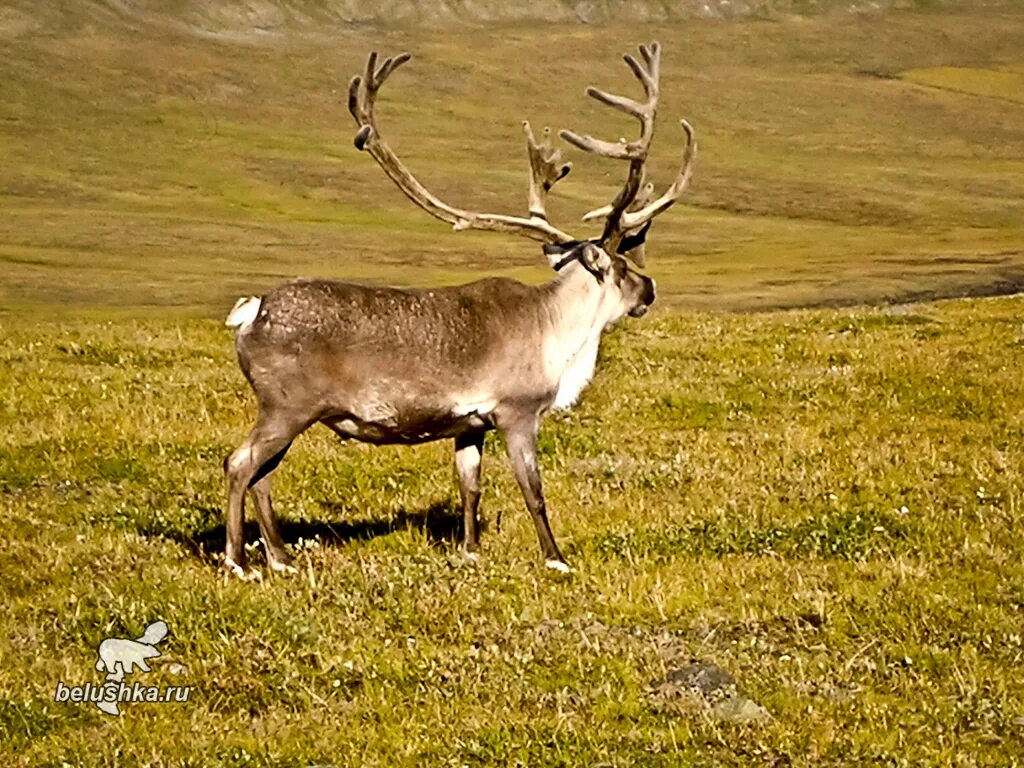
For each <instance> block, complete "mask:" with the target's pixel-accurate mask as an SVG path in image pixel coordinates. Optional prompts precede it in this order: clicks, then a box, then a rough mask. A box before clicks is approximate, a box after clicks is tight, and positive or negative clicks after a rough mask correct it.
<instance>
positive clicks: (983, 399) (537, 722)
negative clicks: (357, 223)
mask: <svg viewBox="0 0 1024 768" xmlns="http://www.w3.org/2000/svg"><path fill="white" fill-rule="evenodd" d="M1019 318H1020V301H1019V300H1018V299H999V300H979V301H973V302H959V303H940V304H936V305H932V306H920V307H915V308H914V309H913V310H910V311H908V310H906V309H896V310H816V311H803V312H790V313H777V314H770V315H754V316H731V317H730V316H718V317H711V316H707V315H698V314H680V313H662V314H661V315H660V316H659V315H656V316H655V317H653V318H650V319H649V321H646V320H645V321H644V322H642V323H637V324H634V325H631V326H630V329H629V330H628V331H622V332H617V333H616V334H615V335H614V336H613V337H612V338H611V339H610V340H609V343H608V344H607V345H606V349H605V352H604V358H605V363H604V368H603V370H602V373H601V374H600V375H599V376H598V379H597V381H596V382H595V384H594V386H593V387H592V389H591V390H590V392H589V393H588V395H587V397H586V399H585V402H584V404H583V405H582V406H581V407H580V408H579V409H578V410H577V411H575V412H574V413H572V414H571V415H569V416H564V417H557V418H551V419H549V420H548V423H547V427H546V430H545V433H544V442H543V445H544V453H543V457H542V462H543V465H544V469H545V471H546V480H547V492H548V497H549V501H550V503H551V506H552V508H553V510H554V520H555V528H556V531H557V533H558V534H559V535H560V538H561V539H562V541H563V543H565V544H566V545H567V552H568V554H569V556H570V557H571V559H572V560H573V561H574V563H575V565H576V566H577V568H578V574H577V575H576V576H574V577H572V578H570V579H568V580H563V579H560V578H558V577H556V576H553V575H551V574H550V573H548V572H546V571H544V570H543V569H542V568H541V567H539V564H538V562H537V546H536V542H535V540H534V534H533V531H532V526H531V524H530V521H529V518H528V516H527V515H526V514H525V512H524V511H523V510H522V504H521V501H520V498H519V496H518V493H517V491H516V490H515V488H514V484H513V481H512V479H511V477H510V473H509V472H508V470H507V469H506V468H505V466H504V463H503V461H501V460H500V459H499V458H498V456H497V455H496V453H497V450H498V447H497V446H496V445H495V444H494V443H493V442H489V449H488V450H489V453H490V458H489V459H488V461H487V464H488V467H487V478H486V487H485V502H484V506H485V512H486V516H487V518H488V519H489V520H490V521H491V526H490V529H489V530H488V531H487V532H486V533H485V537H484V548H485V561H484V562H483V564H482V565H480V566H479V567H469V566H465V565H460V563H459V561H458V559H457V557H456V556H455V553H454V551H453V548H452V545H451V544H450V543H449V542H448V541H447V539H446V537H447V536H449V535H451V531H452V529H453V528H454V522H453V520H452V518H451V515H452V512H451V507H450V504H451V502H450V499H451V498H452V496H453V493H454V486H453V480H452V470H451V465H450V458H451V457H450V455H449V448H448V446H447V445H433V446H424V447H422V448H416V449H398V448H395V449H389V448H376V449H375V448H369V447H365V446H349V447H345V448H339V446H337V444H336V442H335V441H334V440H333V439H332V438H330V437H329V436H328V435H326V434H318V433H315V432H314V433H311V434H310V435H308V436H306V437H304V438H303V439H302V440H300V441H299V442H298V443H297V445H296V447H295V449H294V450H293V453H292V454H291V455H290V456H289V458H288V461H287V462H286V463H285V465H284V467H283V468H282V470H281V471H280V473H279V478H280V479H279V481H278V488H277V490H278V495H279V508H280V510H281V511H282V514H283V515H284V517H285V519H286V520H287V521H288V524H289V533H288V536H289V538H290V539H291V540H292V541H299V540H300V538H302V539H310V538H315V537H317V536H319V541H320V543H319V544H318V545H316V546H314V547H312V548H311V549H309V550H308V551H307V552H306V553H305V554H304V555H303V557H302V560H301V564H302V573H301V575H300V576H297V577H292V578H290V579H287V580H281V579H274V580H272V581H270V582H267V583H264V584H263V585H243V584H238V583H234V582H232V583H228V584H223V583H222V582H221V580H220V579H219V578H217V577H216V575H215V574H216V571H215V569H214V566H213V565H212V563H211V562H210V560H209V559H208V558H207V557H206V556H204V555H202V554H200V553H201V552H202V548H203V547H210V548H213V549H214V550H217V549H219V547H220V546H221V542H222V537H223V534H222V526H221V517H220V508H221V503H222V499H221V480H220V477H221V475H220V471H219V461H220V459H221V457H222V456H223V455H224V454H225V453H226V452H227V451H228V450H229V449H230V447H231V446H232V444H233V443H234V442H235V441H237V440H239V439H240V438H241V436H242V435H243V434H244V429H245V426H246V422H247V420H248V418H249V408H250V406H249V403H248V398H247V396H246V393H245V389H244V383H243V382H242V381H241V377H240V376H239V375H238V374H237V372H236V371H235V370H234V368H233V365H232V363H231V361H230V359H229V358H228V356H227V355H226V354H225V344H226V341H225V332H224V331H223V330H222V329H220V328H218V327H217V326H216V325H215V324H213V323H212V322H206V321H188V322H185V323H175V322H168V321H159V322H157V321H145V322H138V323H134V324H132V325H128V324H121V323H114V324H109V323H102V322H90V321H75V322H61V323H51V322H46V323H43V324H38V323H35V322H31V321H27V320H26V321H10V320H7V321H4V322H3V324H2V326H0V331H2V333H0V360H2V365H0V402H2V403H3V410H2V412H0V416H2V417H3V419H4V421H5V423H6V424H7V425H8V427H7V428H5V429H4V430H3V433H2V434H0V489H2V490H0V499H2V503H3V506H4V508H5V511H4V518H5V536H4V541H3V545H2V549H0V573H2V574H3V585H4V589H5V593H6V597H5V599H4V600H3V601H2V602H0V626H2V627H3V631H2V632H0V655H2V657H3V658H4V660H5V662H4V664H3V665H0V763H2V764H3V765H5V766H7V765H14V766H17V765H33V766H36V765H58V764H59V765H72V766H79V765H82V766H93V765H104V766H113V765H149V766H172V765H173V766H179V765H194V766H199V765H202V766H245V765H259V766H263V765H275V766H305V765H308V764H312V763H321V764H322V763H326V764H332V765H338V766H348V765H352V766H355V765H381V766H384V765H388V766H393V765H408V766H415V765H426V764H430V765H513V764H519V765H565V766H580V765H596V764H598V763H600V762H602V761H604V762H607V763H608V764H612V765H617V766H627V765H650V766H655V765H657V766H675V765H679V764H680V761H681V760H683V759H684V758H692V759H694V760H697V761H699V763H700V764H704V765H708V764H732V765H749V764H751V763H757V762H764V763H770V764H790V761H791V762H792V763H793V764H796V765H809V764H816V765H820V764H827V765H852V764H863V763H865V762H868V761H869V760H875V761H877V762H878V764H883V765H904V764H912V765H919V764H930V765H948V764H951V762H952V761H953V760H954V758H955V757H956V756H959V759H961V760H962V761H966V762H962V763H961V764H964V765H975V764H979V765H1004V766H1005V765H1012V764H1014V763H1013V760H1014V759H1016V758H1015V757H1014V756H1015V755H1016V756H1019V755H1020V751H1021V748H1022V744H1024V741H1022V738H1024V733H1022V726H1021V723H1022V722H1024V721H1022V720H1021V718H1024V698H1022V695H1024V686H1022V678H1021V676H1020V674H1019V668H1020V658H1021V654H1022V652H1024V651H1022V645H1021V643H1022V641H1021V624H1020V616H1021V614H1020V611H1021V606H1022V602H1024V568H1022V565H1021V563H1022V562H1024V539H1022V538H1021V535H1020V504H1021V497H1020V489H1021V487H1022V483H1024V477H1022V471H1024V462H1022V458H1024V457H1022V454H1021V445H1022V444H1024V443H1022V438H1024V434H1022V429H1024V423H1022V420H1021V414H1022V413H1024V385H1022V382H1021V378H1020V375H1019V371H1020V370H1021V365H1022V364H1024V334H1022V329H1021V325H1020V319H1019ZM638 414H643V415H644V416H643V419H642V420H641V419H639V418H638ZM901 508H905V512H901V511H900V510H901ZM425 513H426V514H428V515H429V519H430V521H429V522H424V514H425ZM499 514H503V522H502V527H501V530H500V532H496V531H495V530H494V520H495V517H496V516H497V515H499ZM193 547H198V548H199V549H198V550H197V549H194V548H193ZM157 617H162V618H164V619H165V620H166V621H167V622H168V623H169V624H170V626H171V629H172V632H173V636H172V638H171V639H170V641H169V646H168V648H167V654H166V656H165V658H163V659H161V660H159V662H158V663H156V664H154V671H153V672H152V673H150V674H149V675H147V676H145V677H146V682H149V683H158V682H159V683H171V684H175V683H178V684H180V683H182V682H184V681H187V682H189V683H191V684H192V685H194V686H195V687H196V690H195V695H194V696H195V697H194V699H193V701H191V702H189V703H188V704H187V705H186V704H182V705H174V706H157V705H145V704H135V705H132V706H131V710H130V711H129V712H127V713H126V714H125V716H124V717H122V718H121V719H119V720H117V721H112V720H111V719H109V718H107V717H106V716H105V715H101V714H99V713H98V712H96V711H95V710H90V708H88V707H85V706H73V705H70V704H60V705H58V704H54V703H52V702H50V703H48V701H47V699H48V697H50V696H52V690H53V688H54V686H55V684H56V682H55V681H56V680H57V679H62V680H64V681H66V682H75V681H79V682H81V681H85V680H92V681H94V682H95V681H96V680H97V679H98V673H95V672H94V670H93V668H92V667H93V662H94V655H93V654H94V652H95V651H94V648H95V647H96V645H97V644H98V642H99V641H100V640H101V639H102V638H103V637H105V636H107V635H111V634H114V635H119V636H126V635H128V636H135V635H138V634H139V633H140V632H141V631H142V629H143V628H144V627H145V625H146V624H147V623H148V622H150V621H152V620H153V619H155V618H157ZM691 655H697V656H700V657H702V658H707V659H711V660H713V661H716V662H718V663H720V664H723V665H725V666H726V667H727V668H729V669H730V670H731V671H732V672H733V673H734V674H735V675H736V676H737V678H738V679H739V680H740V682H741V684H742V685H744V686H745V688H746V689H747V691H748V692H749V694H750V695H751V696H753V697H754V698H755V699H756V700H758V701H760V702H761V703H763V704H764V705H765V706H766V707H767V708H768V709H769V710H770V711H771V713H772V714H773V715H774V720H772V721H771V722H769V723H767V724H765V725H761V726H744V727H740V726H729V725H716V724H713V723H710V722H703V721H702V720H701V719H700V718H694V717H692V716H686V715H681V714H679V713H678V712H675V711H673V710H672V709H671V708H668V709H665V708H664V707H662V706H661V705H659V703H658V702H657V701H656V700H653V699H652V698H651V697H650V696H649V695H648V693H647V692H646V685H647V683H648V682H649V681H650V680H652V679H654V678H656V677H658V676H659V675H660V674H663V672H664V668H665V667H666V666H671V665H673V664H678V663H680V662H682V661H685V660H686V659H688V658H689V657H690V656H691ZM172 662H177V663H180V664H183V665H185V666H186V667H187V669H186V671H185V672H184V676H174V675H172V674H170V672H169V671H168V670H169V669H170V666H171V663H172ZM189 756H191V757H190V759H189ZM61 761H66V762H61ZM517 761H518V762H517Z"/></svg>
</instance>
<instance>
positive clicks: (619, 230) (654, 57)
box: [558, 42, 697, 267]
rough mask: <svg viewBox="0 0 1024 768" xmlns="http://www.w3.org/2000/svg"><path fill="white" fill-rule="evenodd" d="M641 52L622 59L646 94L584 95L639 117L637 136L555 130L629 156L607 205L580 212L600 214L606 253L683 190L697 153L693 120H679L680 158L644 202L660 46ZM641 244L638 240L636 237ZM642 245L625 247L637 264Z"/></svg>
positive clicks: (578, 142)
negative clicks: (607, 137)
mask: <svg viewBox="0 0 1024 768" xmlns="http://www.w3.org/2000/svg"><path fill="white" fill-rule="evenodd" d="M640 57H641V59H642V60H643V63H641V62H639V61H637V60H636V59H635V58H634V57H633V56H630V55H629V54H627V55H625V56H624V57H623V59H624V60H625V62H626V64H627V65H628V66H629V68H630V69H631V70H632V71H633V74H634V75H635V76H636V79H637V80H639V81H640V84H641V85H642V86H643V89H644V93H645V95H646V99H645V100H644V101H643V102H640V101H635V100H634V99H631V98H628V97H626V96H615V95H613V94H610V93H606V92H605V91H602V90H600V89H598V88H594V87H593V86H591V87H589V88H587V95H588V96H590V97H591V98H593V99H596V100H597V101H600V102H601V103H602V104H607V105H608V106H610V107H613V108H614V109H617V110H619V111H620V112H625V113H626V114H628V115H632V116H633V117H635V118H636V119H637V120H639V121H640V137H639V138H638V139H636V140H634V141H630V142H625V141H619V142H610V141H602V140H600V139H595V138H593V137H591V136H580V135H579V134H577V133H575V132H573V131H568V130H563V131H560V132H559V134H558V135H559V136H561V137H562V138H563V139H565V140H566V141H567V142H569V143H570V144H573V145H574V146H577V147H579V148H580V149H582V150H584V151H585V152H590V153H592V154H595V155H600V156H602V157H610V158H614V159H618V160H628V161H629V173H628V175H627V177H626V183H625V184H624V185H623V187H622V189H621V190H619V193H618V194H617V195H616V196H615V198H614V199H613V200H612V202H611V203H610V204H608V205H605V206H602V207H600V208H597V209H595V210H593V211H590V212H589V213H587V214H586V215H584V217H583V220H584V221H589V220H591V219H595V218H601V217H604V219H605V225H604V231H603V233H602V234H601V239H600V242H601V245H602V246H603V247H604V249H605V250H606V251H608V252H609V253H615V252H618V251H620V250H623V249H622V248H620V246H623V245H628V242H629V239H630V237H631V235H633V236H635V235H636V233H637V231H641V234H642V230H643V228H645V226H646V225H649V223H650V221H651V220H652V219H653V218H654V217H655V216H657V215H658V214H659V213H662V212H663V211H665V210H667V209H668V208H669V207H671V206H672V204H673V203H674V202H675V201H676V199H677V198H678V197H679V195H681V194H682V192H683V190H684V189H685V188H686V185H687V184H688V183H689V181H690V176H691V174H692V166H693V159H694V157H695V156H696V154H697V142H696V141H695V139H694V133H693V128H692V126H691V125H690V124H689V123H688V122H686V121H685V120H683V121H682V126H683V130H684V131H685V132H686V148H685V150H684V152H683V163H682V166H681V167H680V169H679V173H678V174H677V175H676V178H675V180H674V181H673V182H672V184H671V185H670V186H669V188H668V189H667V190H666V191H665V193H664V194H663V195H661V197H659V198H658V199H657V200H655V201H654V202H652V203H650V204H648V200H650V198H651V196H652V195H653V194H654V185H653V184H650V183H647V181H646V172H647V156H648V153H649V152H650V147H651V140H652V139H653V138H654V121H655V117H656V114H657V111H658V97H659V92H658V88H659V84H660V79H661V46H660V45H659V44H658V43H656V42H655V43H651V46H650V47H647V46H644V45H641V46H640ZM641 245H642V243H641ZM641 245H638V246H635V247H633V248H632V249H629V250H627V251H626V255H628V256H630V257H631V258H632V259H633V260H634V261H635V262H636V263H637V265H638V266H641V267H642V266H644V255H643V249H642V247H641Z"/></svg>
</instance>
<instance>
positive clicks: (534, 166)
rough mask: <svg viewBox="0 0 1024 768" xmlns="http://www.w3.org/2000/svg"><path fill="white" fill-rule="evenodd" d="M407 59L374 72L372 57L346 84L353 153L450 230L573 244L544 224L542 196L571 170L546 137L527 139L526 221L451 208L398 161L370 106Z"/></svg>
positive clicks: (389, 62)
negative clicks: (365, 154) (363, 153)
mask: <svg viewBox="0 0 1024 768" xmlns="http://www.w3.org/2000/svg"><path fill="white" fill-rule="evenodd" d="M410 58H412V57H411V56H410V55H409V54H408V53H403V54H401V55H399V56H395V57H394V58H388V59H385V60H384V61H383V62H382V63H381V65H380V67H378V66H377V52H376V51H372V52H371V53H370V55H369V56H368V57H367V60H366V69H365V72H364V74H363V75H356V76H355V77H353V78H352V80H351V81H349V86H348V111H349V112H351V113H352V117H353V118H355V121H356V125H358V126H359V130H358V131H357V132H356V135H355V145H356V148H357V149H359V150H365V151H367V152H369V153H370V156H371V157H373V159H374V160H376V161H377V164H378V165H379V166H380V167H381V169H382V170H383V171H384V173H385V174H387V176H388V178H389V179H391V181H393V182H394V183H395V185H396V186H397V187H398V188H399V189H401V190H402V192H404V193H405V195H406V197H408V198H409V199H410V200H412V201H413V202H414V203H415V204H416V205H418V206H419V207H420V208H422V209H423V210H425V211H426V212H427V213H429V214H430V215H431V216H433V217H435V218H437V219H440V220H441V221H444V222H446V223H448V224H451V225H452V227H453V228H454V229H455V230H463V229H483V230H490V231H493V232H510V233H513V234H517V235H524V236H526V237H530V238H532V239H534V240H540V241H542V242H545V243H567V242H571V241H573V240H574V238H573V236H572V235H570V234H567V233H565V232H563V231H562V230H560V229H557V228H556V227H553V226H552V225H551V224H549V223H548V221H547V215H546V213H545V209H544V193H546V192H547V191H548V190H549V189H550V188H551V186H552V185H553V184H554V183H555V182H556V181H558V180H559V179H561V178H563V177H564V176H565V175H566V174H567V173H568V172H569V169H570V168H571V167H572V164H571V163H562V162H561V156H560V154H559V153H558V151H557V150H555V149H552V147H551V143H550V141H549V140H548V134H547V133H545V139H544V141H543V142H541V143H540V144H537V142H536V141H535V139H534V137H533V135H532V133H529V132H528V133H527V141H528V151H529V156H530V191H529V194H530V197H529V202H530V216H529V218H523V217H519V216H506V215H503V214H498V213H478V212H476V211H468V210H463V209H461V208H456V207H454V206H452V205H449V204H448V203H446V202H444V201H443V200H441V199H440V198H439V197H437V196H435V195H434V194H432V193H431V192H430V191H429V190H428V189H427V188H426V187H424V186H423V185H422V184H421V183H420V182H419V181H418V180H417V179H416V177H415V176H413V175H412V173H410V171H409V169H408V168H406V167H405V165H404V164H403V163H402V161H401V160H400V159H399V158H398V155H396V154H395V153H394V151H393V150H392V149H391V147H390V146H388V144H387V142H386V141H384V139H383V138H382V136H381V134H380V130H379V129H378V127H377V122H376V119H375V117H374V114H373V105H374V102H375V100H376V97H377V92H378V90H379V89H380V87H381V86H382V85H383V84H384V81H385V80H387V78H388V77H389V76H390V75H391V74H392V73H394V71H395V70H396V69H398V68H399V67H400V66H402V65H403V64H405V62H407V61H408V60H409V59H410ZM527 130H528V126H527Z"/></svg>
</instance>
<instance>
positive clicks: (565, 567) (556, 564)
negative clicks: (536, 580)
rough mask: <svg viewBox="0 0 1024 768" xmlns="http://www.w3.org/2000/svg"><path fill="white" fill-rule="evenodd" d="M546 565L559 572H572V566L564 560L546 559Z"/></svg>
mask: <svg viewBox="0 0 1024 768" xmlns="http://www.w3.org/2000/svg"><path fill="white" fill-rule="evenodd" d="M544 565H545V567H547V568H550V569H551V570H552V571H558V572H559V573H572V566H570V565H569V564H568V563H567V562H565V561H564V560H545V561H544Z"/></svg>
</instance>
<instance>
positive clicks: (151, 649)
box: [96, 621, 167, 715]
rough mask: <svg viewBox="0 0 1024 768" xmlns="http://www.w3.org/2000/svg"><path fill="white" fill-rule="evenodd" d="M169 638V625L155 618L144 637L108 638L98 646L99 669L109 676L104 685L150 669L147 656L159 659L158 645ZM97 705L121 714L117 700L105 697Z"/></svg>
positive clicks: (110, 712) (114, 683)
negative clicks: (137, 670) (131, 638)
mask: <svg viewBox="0 0 1024 768" xmlns="http://www.w3.org/2000/svg"><path fill="white" fill-rule="evenodd" d="M165 637H167V624H166V623H165V622H163V621H154V622H153V623H152V624H150V625H149V626H148V627H146V631H145V632H143V633H142V637H139V638H137V639H135V640H129V639H127V638H123V637H108V638H107V639H106V640H104V641H103V642H102V643H100V647H99V648H98V649H97V654H98V656H99V658H98V659H97V660H96V669H98V670H100V671H101V672H102V671H106V673H107V676H106V678H105V679H104V681H103V687H106V686H108V685H116V684H119V683H121V682H123V681H124V678H125V677H126V676H127V675H130V674H131V673H132V672H134V671H135V670H136V669H139V670H142V671H143V672H149V664H147V663H146V660H147V659H155V658H156V657H157V656H159V655H160V651H158V650H157V649H156V647H155V646H156V644H157V643H159V642H160V641H161V640H163V639H164V638H165ZM96 706H97V707H99V708H100V710H102V711H103V712H106V713H107V714H108V715H119V714H120V711H119V710H118V708H117V700H116V699H115V700H114V701H108V700H107V699H106V698H103V699H102V700H101V701H97V702H96Z"/></svg>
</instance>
